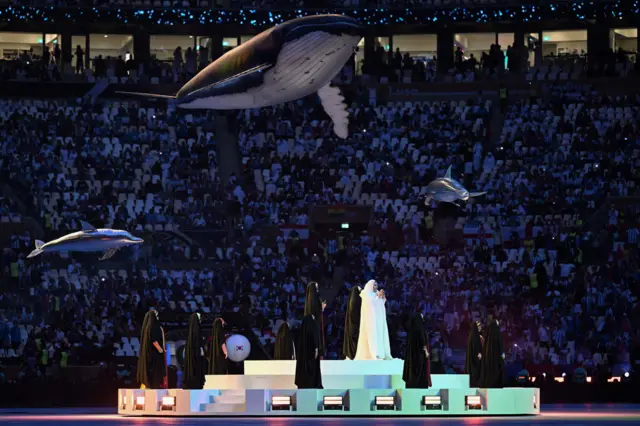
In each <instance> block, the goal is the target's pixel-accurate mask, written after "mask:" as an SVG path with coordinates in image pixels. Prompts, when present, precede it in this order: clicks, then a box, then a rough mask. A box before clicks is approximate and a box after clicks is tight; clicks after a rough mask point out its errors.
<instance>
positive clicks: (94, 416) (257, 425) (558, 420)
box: [0, 404, 640, 426]
mask: <svg viewBox="0 0 640 426" xmlns="http://www.w3.org/2000/svg"><path fill="white" fill-rule="evenodd" d="M43 423H46V424H48V425H50V426H63V425H64V426H69V425H78V426H80V425H83V426H85V425H87V426H125V425H142V426H146V425H149V426H155V425H181V426H191V425H193V426H198V425H202V424H211V423H217V424H221V425H229V426H289V425H291V426H293V425H295V426H316V425H331V426H342V425H344V426H347V425H348V426H363V425H372V424H373V425H383V426H386V425H388V426H393V425H398V424H402V425H407V426H409V425H418V424H425V423H427V424H434V425H437V424H444V425H451V426H454V425H460V426H462V425H493V424H496V425H501V426H508V425H543V426H551V425H562V426H573V425H575V426H578V425H585V424H593V425H595V424H596V423H597V424H599V425H600V426H609V425H618V424H640V406H639V405H615V404H611V405H596V404H593V405H592V404H587V405H550V406H542V414H541V415H540V416H537V417H494V418H491V417H485V418H404V419H401V418H393V419H371V418H367V419H363V418H359V419H344V418H343V419H336V418H331V419H327V418H269V419H267V418H245V419H237V418H235V419H234V418H212V417H209V418H199V419H190V418H125V417H120V416H117V415H115V414H109V413H108V410H105V409H40V410H20V409H16V410H0V424H2V425H23V426H32V425H39V424H43Z"/></svg>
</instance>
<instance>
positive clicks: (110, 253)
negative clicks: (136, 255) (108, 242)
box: [99, 248, 118, 260]
mask: <svg viewBox="0 0 640 426" xmlns="http://www.w3.org/2000/svg"><path fill="white" fill-rule="evenodd" d="M117 252H118V249H117V248H112V249H109V250H107V251H106V252H104V254H103V255H102V257H101V258H100V259H99V260H107V259H111V258H112V257H113V255H114V254H116V253H117Z"/></svg>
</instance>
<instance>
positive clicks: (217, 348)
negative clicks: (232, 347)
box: [209, 318, 229, 374]
mask: <svg viewBox="0 0 640 426" xmlns="http://www.w3.org/2000/svg"><path fill="white" fill-rule="evenodd" d="M228 364H229V360H228V359H227V344H226V339H225V335H224V320H223V319H222V318H216V319H215V321H213V331H212V333H211V342H210V343H209V374H227V372H228V369H229V365H228Z"/></svg>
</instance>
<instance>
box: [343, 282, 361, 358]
mask: <svg viewBox="0 0 640 426" xmlns="http://www.w3.org/2000/svg"><path fill="white" fill-rule="evenodd" d="M361 308H362V298H361V297H360V289H359V288H358V287H357V286H354V287H353V288H352V289H351V292H350V293H349V303H348V305H347V312H346V314H345V316H344V338H343V342H342V353H343V355H344V356H345V358H349V359H354V358H355V357H356V352H357V350H358V335H359V334H360V310H361Z"/></svg>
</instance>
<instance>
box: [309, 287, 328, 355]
mask: <svg viewBox="0 0 640 426" xmlns="http://www.w3.org/2000/svg"><path fill="white" fill-rule="evenodd" d="M317 285H318V283H316V282H310V283H309V284H308V285H307V290H306V291H305V300H304V316H305V317H306V316H307V315H313V317H314V318H315V321H316V322H317V323H318V327H319V329H320V347H319V349H318V350H319V352H320V356H321V357H322V356H324V348H325V345H324V321H323V317H322V301H321V300H320V294H319V293H318V288H317Z"/></svg>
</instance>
